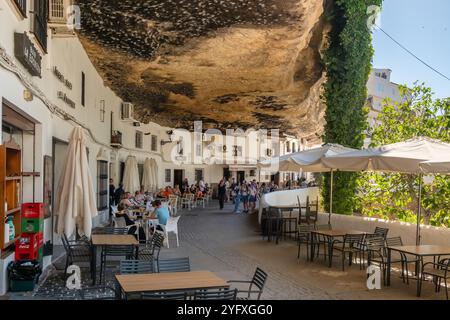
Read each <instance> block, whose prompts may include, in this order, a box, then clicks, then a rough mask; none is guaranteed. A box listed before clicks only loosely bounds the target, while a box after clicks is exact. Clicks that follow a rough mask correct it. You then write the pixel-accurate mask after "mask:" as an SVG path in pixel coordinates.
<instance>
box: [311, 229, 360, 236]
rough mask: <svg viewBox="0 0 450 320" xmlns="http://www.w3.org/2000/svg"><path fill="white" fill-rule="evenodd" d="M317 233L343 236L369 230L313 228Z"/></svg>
mask: <svg viewBox="0 0 450 320" xmlns="http://www.w3.org/2000/svg"><path fill="white" fill-rule="evenodd" d="M311 232H312V233H315V234H320V235H324V236H328V237H343V236H345V235H346V234H365V233H367V232H364V231H359V230H351V229H349V230H346V229H331V230H313V231H311Z"/></svg>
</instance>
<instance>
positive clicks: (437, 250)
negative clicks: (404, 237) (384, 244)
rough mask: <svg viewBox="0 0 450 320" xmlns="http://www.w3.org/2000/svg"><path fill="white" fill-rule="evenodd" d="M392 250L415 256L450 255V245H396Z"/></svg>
mask: <svg viewBox="0 0 450 320" xmlns="http://www.w3.org/2000/svg"><path fill="white" fill-rule="evenodd" d="M388 248H389V249H391V250H395V251H400V252H404V253H409V254H412V255H415V256H444V255H450V247H449V246H438V245H420V246H394V247H388Z"/></svg>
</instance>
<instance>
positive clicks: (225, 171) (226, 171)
mask: <svg viewBox="0 0 450 320" xmlns="http://www.w3.org/2000/svg"><path fill="white" fill-rule="evenodd" d="M223 177H224V178H225V179H227V180H228V179H230V177H231V172H230V168H223Z"/></svg>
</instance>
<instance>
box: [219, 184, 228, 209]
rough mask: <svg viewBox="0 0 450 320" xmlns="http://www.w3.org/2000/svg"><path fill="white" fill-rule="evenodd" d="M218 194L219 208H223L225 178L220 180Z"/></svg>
mask: <svg viewBox="0 0 450 320" xmlns="http://www.w3.org/2000/svg"><path fill="white" fill-rule="evenodd" d="M218 188H219V189H218V196H219V205H220V210H222V209H223V206H224V203H225V197H226V193H227V187H226V185H225V179H222V180H220V182H219V187H218Z"/></svg>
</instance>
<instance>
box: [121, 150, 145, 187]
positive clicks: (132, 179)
mask: <svg viewBox="0 0 450 320" xmlns="http://www.w3.org/2000/svg"><path fill="white" fill-rule="evenodd" d="M123 188H124V189H125V191H126V192H131V193H133V194H134V192H136V191H138V190H139V189H140V188H141V184H140V181H139V169H138V163H137V160H136V157H133V156H128V158H127V161H126V162H125V171H124V173H123Z"/></svg>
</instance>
